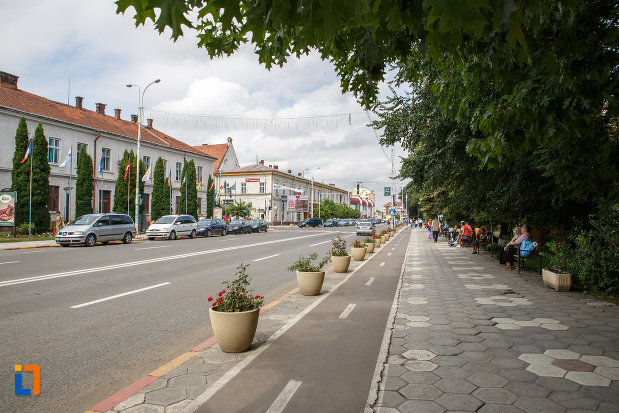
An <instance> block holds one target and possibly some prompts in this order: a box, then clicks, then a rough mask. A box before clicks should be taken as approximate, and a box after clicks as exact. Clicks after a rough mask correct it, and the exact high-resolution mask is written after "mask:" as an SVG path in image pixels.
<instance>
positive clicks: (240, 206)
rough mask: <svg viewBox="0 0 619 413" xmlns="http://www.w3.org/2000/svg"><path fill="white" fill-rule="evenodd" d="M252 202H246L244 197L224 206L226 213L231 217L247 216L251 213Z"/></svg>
mask: <svg viewBox="0 0 619 413" xmlns="http://www.w3.org/2000/svg"><path fill="white" fill-rule="evenodd" d="M251 208H252V204H251V202H245V201H243V200H242V199H237V200H236V201H235V202H233V203H230V204H228V205H226V206H225V207H224V215H225V216H229V217H245V218H247V217H248V216H249V214H250V213H251Z"/></svg>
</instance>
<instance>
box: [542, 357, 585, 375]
mask: <svg viewBox="0 0 619 413" xmlns="http://www.w3.org/2000/svg"><path fill="white" fill-rule="evenodd" d="M552 365H553V366H556V367H560V368H562V369H564V370H567V371H589V372H591V371H593V370H594V369H595V366H594V365H593V364H589V363H585V362H584V361H580V360H576V359H564V358H559V359H555V361H553V362H552Z"/></svg>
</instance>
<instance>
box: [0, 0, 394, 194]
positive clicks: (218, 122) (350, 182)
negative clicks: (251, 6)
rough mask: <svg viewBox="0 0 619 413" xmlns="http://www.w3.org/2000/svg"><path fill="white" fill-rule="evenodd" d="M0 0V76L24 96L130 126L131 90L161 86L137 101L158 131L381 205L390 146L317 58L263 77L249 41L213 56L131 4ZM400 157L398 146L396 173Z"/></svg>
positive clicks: (134, 108) (134, 107)
mask: <svg viewBox="0 0 619 413" xmlns="http://www.w3.org/2000/svg"><path fill="white" fill-rule="evenodd" d="M0 2H1V3H2V6H1V7H2V14H3V19H2V20H3V24H2V25H0V36H1V37H0V38H2V39H3V41H2V42H1V43H0V55H1V56H3V62H2V64H0V70H2V71H5V72H8V73H11V74H14V75H17V76H19V83H18V86H19V88H20V89H21V90H25V91H27V92H30V93H34V94H36V95H39V96H43V97H46V98H48V99H51V100H54V101H58V102H63V103H69V104H71V105H74V104H75V96H82V97H84V103H83V104H84V107H85V108H87V109H90V110H94V109H95V103H105V104H107V107H106V113H107V114H113V113H114V109H115V108H119V109H121V110H122V115H121V116H122V118H123V119H126V120H129V119H130V115H131V114H137V112H138V96H139V93H138V90H137V88H127V87H126V84H137V85H140V86H141V87H142V88H144V87H145V86H146V85H148V84H149V83H150V82H152V81H153V80H155V79H161V82H160V83H158V84H153V85H152V86H150V87H149V88H148V90H147V91H146V93H145V94H144V113H145V118H149V117H150V118H153V119H154V127H155V128H156V129H158V130H161V131H163V132H165V133H167V134H169V135H171V136H173V137H175V138H177V139H179V140H181V141H184V142H186V143H188V144H190V145H200V144H204V143H208V144H218V143H225V142H226V138H227V137H231V138H232V139H233V144H234V148H235V150H236V153H237V156H238V158H239V163H240V164H241V166H246V165H249V164H253V163H256V159H258V160H264V161H265V164H267V165H271V164H273V165H278V166H279V169H283V170H288V169H291V170H292V171H293V173H297V172H302V173H304V175H305V176H306V177H311V175H312V174H313V176H314V179H315V180H316V181H317V182H324V183H334V184H336V185H337V186H338V187H340V188H345V189H348V190H352V189H353V188H355V187H356V184H357V182H361V186H364V187H367V188H369V189H371V190H374V191H375V193H376V195H377V203H378V205H381V206H382V205H383V204H384V203H385V202H387V201H388V199H387V198H386V197H384V196H383V187H384V186H390V182H391V180H390V179H389V177H390V176H392V173H391V160H390V159H391V148H381V146H380V145H379V143H378V138H377V134H378V136H380V134H381V132H380V131H374V130H372V128H370V127H368V126H367V124H368V123H369V122H368V115H367V114H366V113H365V112H364V111H363V109H362V107H361V105H359V104H358V103H357V102H356V99H355V97H354V96H353V95H352V94H342V92H341V89H340V81H339V78H338V77H337V75H336V73H335V71H334V70H333V66H332V65H331V64H330V63H329V62H325V61H322V60H321V59H320V57H319V56H318V55H317V54H316V53H314V54H310V55H309V56H305V57H303V58H301V59H300V60H297V59H291V60H290V61H289V62H288V63H287V64H286V65H285V66H284V67H283V68H273V69H271V70H270V71H269V70H267V69H266V68H265V67H264V66H262V65H260V64H259V63H258V57H257V56H256V55H255V54H254V53H253V48H252V47H251V46H250V45H249V46H246V47H242V48H241V49H240V50H239V51H238V52H237V53H235V54H234V55H232V56H229V57H222V58H218V59H210V57H209V56H208V55H207V53H206V51H204V50H203V49H200V48H198V47H197V45H196V42H197V39H196V37H195V32H193V31H191V30H185V31H184V32H185V36H184V37H182V38H180V39H179V40H178V41H176V42H173V41H172V40H171V39H170V35H169V31H168V32H165V33H163V34H162V35H159V34H158V33H157V32H156V31H155V30H153V26H152V24H150V23H149V24H147V25H146V26H140V27H138V28H136V27H135V23H134V20H133V19H132V16H133V9H131V8H130V9H128V11H127V13H126V14H125V15H122V14H116V6H115V4H114V2H113V1H112V0H88V1H83V0H37V1H34V0H20V1H11V0H0ZM383 86H384V87H383V89H384V90H387V88H386V85H383ZM381 90H382V89H381ZM333 115H343V116H333ZM370 117H371V118H372V119H373V120H374V119H377V117H376V115H374V114H370ZM271 119H274V120H272V121H271ZM402 156H406V153H405V152H404V151H403V150H402V149H401V148H400V147H396V148H394V165H395V170H396V174H397V172H398V170H399V168H400V161H401V157H402ZM402 184H403V183H402V182H399V183H398V184H397V185H398V188H399V187H400V186H401V185H402Z"/></svg>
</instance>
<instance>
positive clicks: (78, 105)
mask: <svg viewBox="0 0 619 413" xmlns="http://www.w3.org/2000/svg"><path fill="white" fill-rule="evenodd" d="M82 102H84V98H83V97H81V96H76V97H75V107H76V108H78V109H82Z"/></svg>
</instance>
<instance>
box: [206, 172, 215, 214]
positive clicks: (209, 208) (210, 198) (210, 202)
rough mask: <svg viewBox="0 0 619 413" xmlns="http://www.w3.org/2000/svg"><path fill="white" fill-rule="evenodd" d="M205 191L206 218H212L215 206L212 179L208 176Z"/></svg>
mask: <svg viewBox="0 0 619 413" xmlns="http://www.w3.org/2000/svg"><path fill="white" fill-rule="evenodd" d="M211 187H212V188H211ZM206 190H207V192H206V217H207V218H213V207H214V205H215V187H214V186H213V177H212V176H211V175H209V176H208V182H207V186H206Z"/></svg>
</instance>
